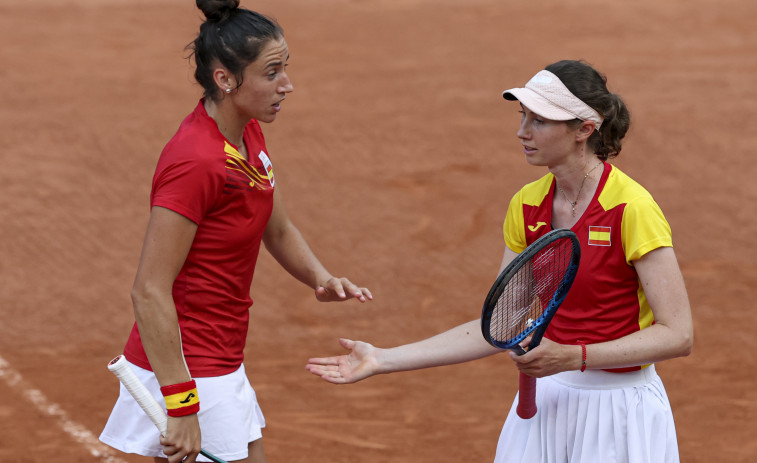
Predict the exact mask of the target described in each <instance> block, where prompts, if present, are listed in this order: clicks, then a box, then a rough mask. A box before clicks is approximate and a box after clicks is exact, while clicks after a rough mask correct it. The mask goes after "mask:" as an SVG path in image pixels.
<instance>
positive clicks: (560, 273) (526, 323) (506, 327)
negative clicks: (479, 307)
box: [490, 239, 573, 344]
mask: <svg viewBox="0 0 757 463" xmlns="http://www.w3.org/2000/svg"><path fill="white" fill-rule="evenodd" d="M572 251H573V248H572V243H571V241H570V240H569V239H562V240H558V241H555V242H553V243H551V244H550V245H548V246H547V247H545V248H544V249H542V250H540V251H539V252H537V253H536V254H535V255H534V256H532V257H531V258H530V259H529V260H528V261H527V262H526V263H524V265H523V266H522V267H521V268H520V269H519V270H518V271H517V273H516V274H515V275H514V276H513V277H512V278H511V279H510V280H509V281H508V283H507V285H506V286H505V288H504V289H503V291H502V294H501V295H500V296H499V298H498V299H497V303H496V308H495V310H494V311H493V313H492V318H491V325H490V334H491V337H492V340H493V341H496V342H498V343H503V344H510V343H511V342H512V341H513V339H514V338H515V337H516V336H518V335H522V333H524V332H526V331H528V332H530V331H529V330H531V329H532V328H535V325H536V324H538V323H539V319H540V317H541V316H542V315H543V314H544V311H545V310H546V309H547V307H548V305H549V303H550V301H551V300H552V296H553V295H554V294H555V293H556V292H557V290H558V288H559V287H560V286H561V285H562V283H563V277H564V275H565V273H566V270H567V268H568V266H569V265H570V262H571V255H572Z"/></svg>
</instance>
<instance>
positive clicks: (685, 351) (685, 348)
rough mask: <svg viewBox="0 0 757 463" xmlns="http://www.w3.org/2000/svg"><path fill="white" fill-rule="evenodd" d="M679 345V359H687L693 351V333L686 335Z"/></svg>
mask: <svg viewBox="0 0 757 463" xmlns="http://www.w3.org/2000/svg"><path fill="white" fill-rule="evenodd" d="M681 344H682V346H681V357H687V356H688V355H690V354H691V351H692V350H693V349H694V333H693V332H690V333H687V334H686V336H685V338H684V340H683V342H682V343H681Z"/></svg>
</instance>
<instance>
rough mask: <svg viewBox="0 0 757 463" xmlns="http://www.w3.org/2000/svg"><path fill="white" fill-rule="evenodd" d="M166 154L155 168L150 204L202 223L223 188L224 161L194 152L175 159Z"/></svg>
mask: <svg viewBox="0 0 757 463" xmlns="http://www.w3.org/2000/svg"><path fill="white" fill-rule="evenodd" d="M165 154H166V153H164V155H163V156H161V159H160V161H159V162H158V168H157V169H156V171H155V177H154V178H153V182H152V194H151V195H150V206H151V207H153V206H161V207H165V208H167V209H171V210H172V211H174V212H177V213H179V214H181V215H183V216H184V217H186V218H188V219H189V220H191V221H192V222H194V223H196V224H199V223H200V221H201V220H202V218H203V216H205V215H206V213H207V212H208V211H209V210H211V209H212V208H213V206H214V205H215V203H216V201H217V200H218V198H219V197H220V195H221V192H222V191H223V186H224V183H225V176H224V172H225V169H224V166H223V165H222V162H223V161H222V160H221V161H220V162H219V160H217V159H214V158H212V157H199V156H192V155H191V154H189V155H187V156H181V157H180V160H172V156H170V154H169V155H165ZM219 164H220V168H219Z"/></svg>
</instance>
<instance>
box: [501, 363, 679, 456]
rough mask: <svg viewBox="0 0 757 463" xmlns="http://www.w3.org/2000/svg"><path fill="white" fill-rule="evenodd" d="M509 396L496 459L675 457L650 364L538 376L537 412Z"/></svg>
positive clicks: (661, 391)
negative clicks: (520, 407) (522, 413)
mask: <svg viewBox="0 0 757 463" xmlns="http://www.w3.org/2000/svg"><path fill="white" fill-rule="evenodd" d="M517 404H518V397H517V396H516V398H515V401H514V402H513V406H512V408H511V409H510V413H509V414H508V416H507V421H505V425H504V426H503V428H502V433H501V434H500V437H499V443H498V444H497V454H496V456H495V459H494V461H495V463H678V462H679V456H678V441H677V439H676V432H675V424H674V422H673V413H672V411H671V409H670V402H669V401H668V396H667V394H666V392H665V387H664V386H663V384H662V380H661V379H660V377H659V376H658V375H657V373H656V372H655V369H654V365H650V366H649V367H647V368H645V369H643V370H640V371H633V372H628V373H610V372H606V371H601V370H588V371H585V372H583V373H581V372H579V371H568V372H563V373H559V374H557V375H554V376H550V377H546V378H539V380H538V381H537V387H536V404H537V407H538V411H537V413H536V415H535V416H534V417H533V418H531V419H529V420H524V419H522V418H520V417H519V416H518V415H517V413H516V411H515V409H516V406H517Z"/></svg>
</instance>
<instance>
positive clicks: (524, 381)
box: [515, 373, 536, 420]
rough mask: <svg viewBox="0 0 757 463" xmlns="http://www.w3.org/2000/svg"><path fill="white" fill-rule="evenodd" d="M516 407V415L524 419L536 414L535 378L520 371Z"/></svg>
mask: <svg viewBox="0 0 757 463" xmlns="http://www.w3.org/2000/svg"><path fill="white" fill-rule="evenodd" d="M518 382H519V386H518V388H519V391H520V392H519V393H518V407H517V408H516V409H515V411H516V412H518V416H519V417H521V418H523V419H524V420H527V419H530V418H533V416H534V415H536V378H534V377H533V376H528V375H527V374H525V373H520V378H519V380H518Z"/></svg>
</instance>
